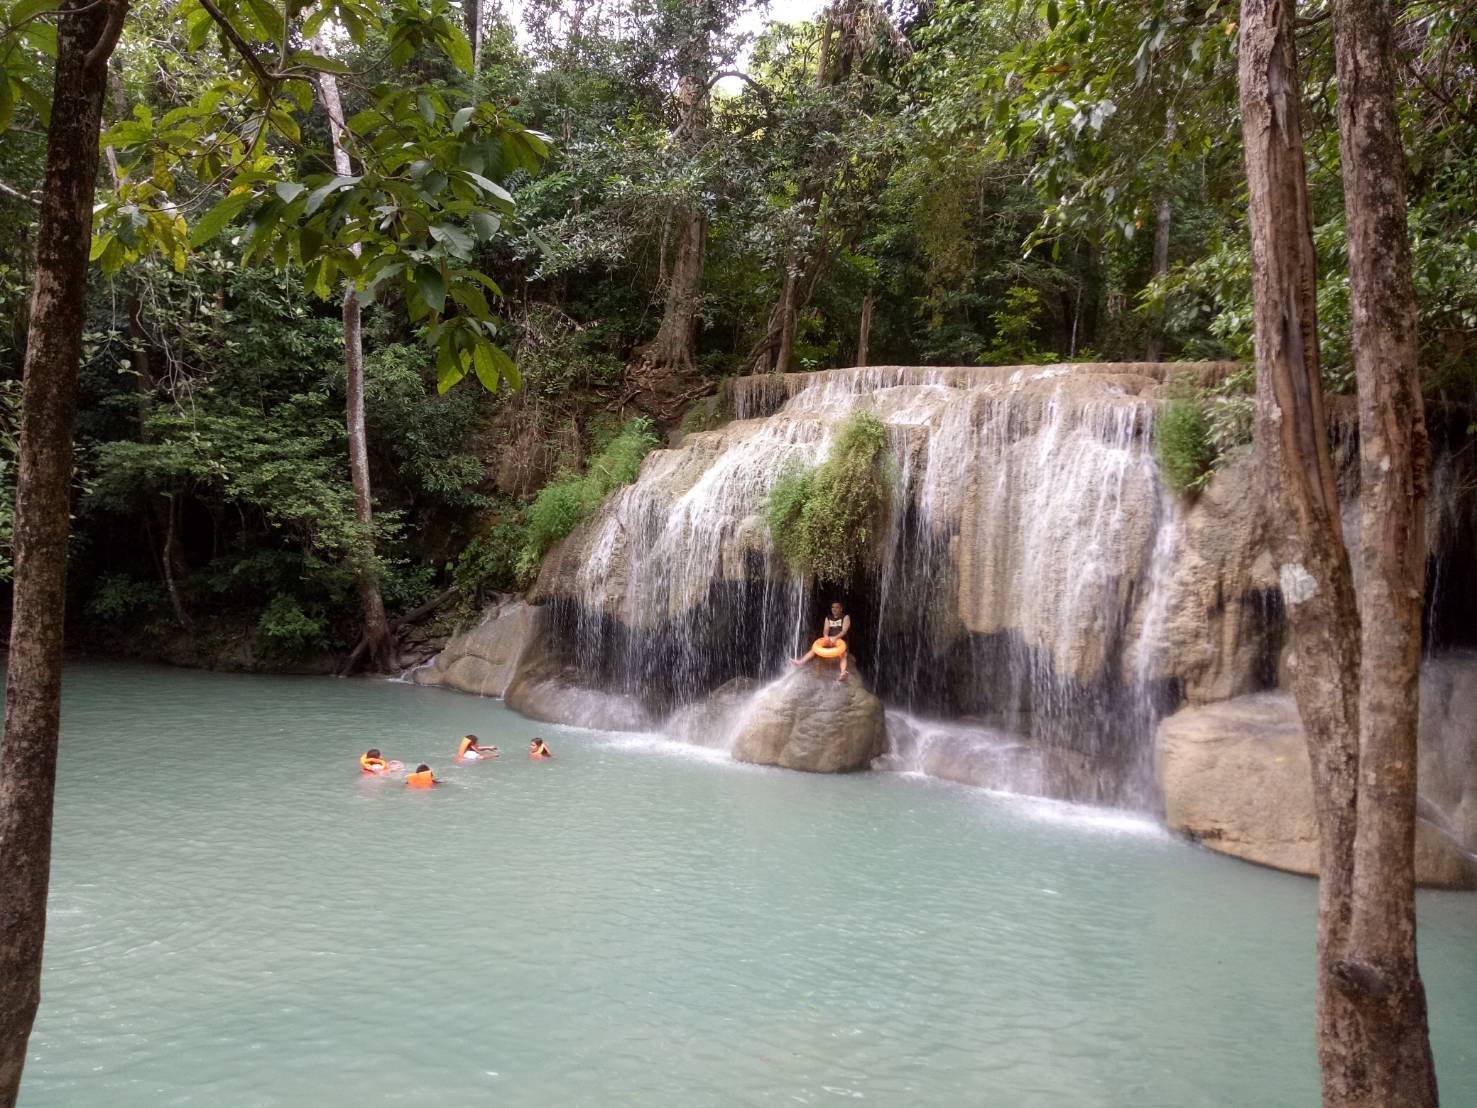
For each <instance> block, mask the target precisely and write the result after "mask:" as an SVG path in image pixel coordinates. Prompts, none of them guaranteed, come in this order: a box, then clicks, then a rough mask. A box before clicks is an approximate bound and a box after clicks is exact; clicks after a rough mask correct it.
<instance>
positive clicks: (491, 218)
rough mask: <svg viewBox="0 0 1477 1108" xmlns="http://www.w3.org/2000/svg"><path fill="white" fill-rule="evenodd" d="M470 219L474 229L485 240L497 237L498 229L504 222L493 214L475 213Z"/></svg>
mask: <svg viewBox="0 0 1477 1108" xmlns="http://www.w3.org/2000/svg"><path fill="white" fill-rule="evenodd" d="M470 218H471V220H472V228H473V229H474V230H475V231H476V232H477V235H478V237H480V238H482V239H484V240H485V239H490V238H492V237H493V236H494V235H496V234H497V232H498V228H499V227H501V226H502V225H503V221H502V220H501V219H500V218H498V216H496V215H494V214H493V213H492V212H482V211H477V212H473V213H472V215H471V217H470Z"/></svg>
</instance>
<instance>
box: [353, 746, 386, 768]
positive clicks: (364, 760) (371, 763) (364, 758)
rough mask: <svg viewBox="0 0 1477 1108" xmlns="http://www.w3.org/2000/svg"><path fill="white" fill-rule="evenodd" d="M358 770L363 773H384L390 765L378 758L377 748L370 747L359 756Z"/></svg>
mask: <svg viewBox="0 0 1477 1108" xmlns="http://www.w3.org/2000/svg"><path fill="white" fill-rule="evenodd" d="M359 768H360V769H361V770H363V771H364V772H365V773H384V772H385V771H386V770H387V769H389V768H390V763H389V762H387V761H385V760H384V758H383V757H381V756H380V752H379V748H378V747H371V748H370V749H369V750H366V751H365V752H364V753H363V754H361V755H359Z"/></svg>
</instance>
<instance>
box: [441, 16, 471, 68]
mask: <svg viewBox="0 0 1477 1108" xmlns="http://www.w3.org/2000/svg"><path fill="white" fill-rule="evenodd" d="M437 37H438V38H439V39H440V41H441V45H442V47H443V48H445V50H446V56H447V57H448V58H450V59H451V61H452V64H453V65H455V66H456V67H457V68H458V69H460V70H461V71H462V72H463V73H470V72H472V44H471V43H470V42H468V41H467V36H466V35H464V34H462V32H461V30H460V29H459V28H457V27H455V26H453V25H451V24H446V26H445V30H444V32H443V33H442V34H440V35H438V36H437Z"/></svg>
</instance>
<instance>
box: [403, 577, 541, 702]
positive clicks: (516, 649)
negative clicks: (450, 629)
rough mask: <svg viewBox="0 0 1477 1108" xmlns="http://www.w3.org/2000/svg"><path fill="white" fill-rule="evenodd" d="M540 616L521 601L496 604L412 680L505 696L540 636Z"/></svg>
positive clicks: (413, 676)
mask: <svg viewBox="0 0 1477 1108" xmlns="http://www.w3.org/2000/svg"><path fill="white" fill-rule="evenodd" d="M537 615H538V613H537V611H536V610H535V609H534V608H531V607H529V605H527V604H525V603H524V602H523V601H521V600H509V601H504V602H502V603H500V604H497V605H494V606H493V607H492V608H489V609H488V611H487V613H486V615H485V616H484V617H483V619H482V622H481V623H479V624H477V626H475V627H473V628H471V629H470V630H467V631H463V632H462V633H461V634H459V635H457V636H456V637H455V638H453V639H452V640H451V641H450V642H448V643H447V644H446V646H445V647H444V648H443V649H442V651H441V653H440V654H438V655H437V656H436V658H435V660H434V661H433V662H432V663H431V664H430V665H429V666H423V667H421V668H420V669H417V670H415V671H413V672H412V674H411V680H412V681H414V682H415V683H416V684H417V685H440V686H443V687H445V688H449V689H459V690H461V691H462V692H469V693H473V694H475V695H477V696H503V695H504V694H505V693H506V692H507V691H508V686H509V684H511V683H512V680H513V674H514V673H515V671H516V670H517V668H518V662H519V659H520V658H522V657H523V656H524V654H525V652H526V651H527V650H528V648H529V646H530V645H531V644H532V643H533V641H534V639H535V637H536V636H537V634H538V619H537Z"/></svg>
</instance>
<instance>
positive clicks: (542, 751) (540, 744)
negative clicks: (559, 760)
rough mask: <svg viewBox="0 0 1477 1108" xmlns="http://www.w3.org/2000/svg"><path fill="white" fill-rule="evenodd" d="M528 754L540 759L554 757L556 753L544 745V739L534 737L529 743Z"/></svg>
mask: <svg viewBox="0 0 1477 1108" xmlns="http://www.w3.org/2000/svg"><path fill="white" fill-rule="evenodd" d="M528 756H529V757H530V758H533V759H535V760H538V759H541V758H552V757H553V756H554V753H553V751H551V750H550V749H549V748H548V747H547V746H545V745H544V740H543V739H534V740H533V741H532V742H530V743H529V744H528Z"/></svg>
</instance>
